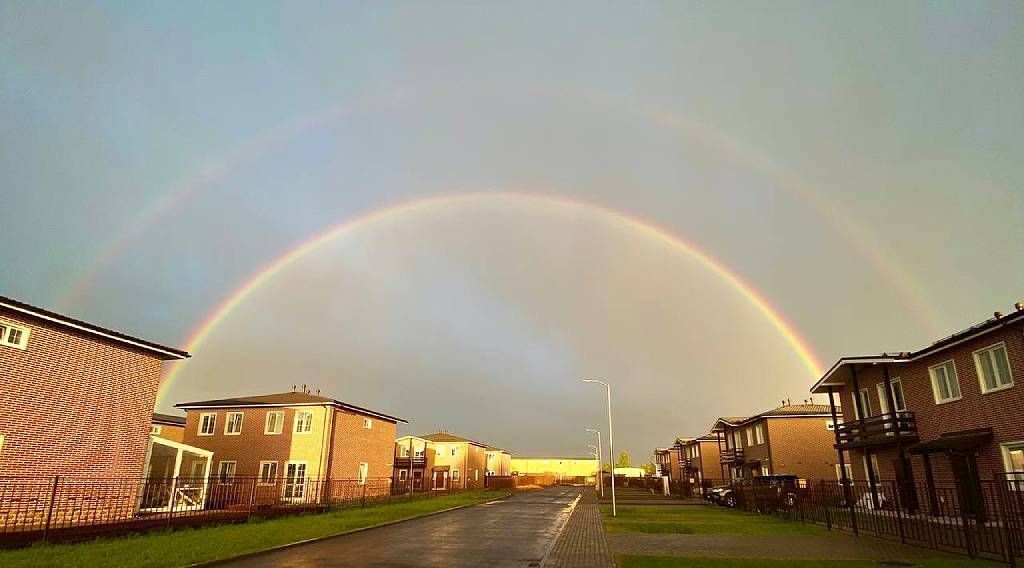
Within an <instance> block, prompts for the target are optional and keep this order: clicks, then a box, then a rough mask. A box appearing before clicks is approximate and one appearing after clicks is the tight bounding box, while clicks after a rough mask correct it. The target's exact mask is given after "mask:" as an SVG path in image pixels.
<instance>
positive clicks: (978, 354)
mask: <svg viewBox="0 0 1024 568" xmlns="http://www.w3.org/2000/svg"><path fill="white" fill-rule="evenodd" d="M974 365H975V367H977V369H978V379H979V380H980V381H981V392H982V393H987V392H992V391H997V390H1001V389H1005V388H1010V387H1012V386H1013V375H1011V374H1010V361H1009V359H1007V358H1006V344H1005V343H999V344H997V345H993V346H992V347H988V348H986V349H982V350H980V351H975V352H974Z"/></svg>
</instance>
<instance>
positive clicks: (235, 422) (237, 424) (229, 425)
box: [224, 412, 245, 436]
mask: <svg viewBox="0 0 1024 568" xmlns="http://www.w3.org/2000/svg"><path fill="white" fill-rule="evenodd" d="M244 416H245V415H244V414H242V413H241V412H228V414H227V417H226V418H227V419H226V420H225V421H224V435H225V436H237V435H239V434H241V433H242V418H243V417H244Z"/></svg>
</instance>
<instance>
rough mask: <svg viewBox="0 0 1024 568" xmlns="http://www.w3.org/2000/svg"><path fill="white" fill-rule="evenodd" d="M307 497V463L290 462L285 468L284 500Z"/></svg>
mask: <svg viewBox="0 0 1024 568" xmlns="http://www.w3.org/2000/svg"><path fill="white" fill-rule="evenodd" d="M305 495H306V462H288V464H287V465H286V466H285V468H284V498H285V499H293V500H298V499H302V498H303V497H305Z"/></svg>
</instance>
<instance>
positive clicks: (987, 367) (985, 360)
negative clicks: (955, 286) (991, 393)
mask: <svg viewBox="0 0 1024 568" xmlns="http://www.w3.org/2000/svg"><path fill="white" fill-rule="evenodd" d="M978 359H979V360H980V361H981V376H982V380H983V381H984V382H985V388H986V389H994V388H996V377H995V371H994V370H993V368H992V355H991V353H989V352H988V351H984V352H982V353H978Z"/></svg>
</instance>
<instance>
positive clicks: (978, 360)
mask: <svg viewBox="0 0 1024 568" xmlns="http://www.w3.org/2000/svg"><path fill="white" fill-rule="evenodd" d="M1000 347H1002V348H1003V353H1005V354H1006V372H1007V373H1009V374H1010V376H1009V377H1008V378H1009V379H1010V382H1008V383H1006V384H999V382H1000V381H999V378H1000V377H999V366H998V365H995V364H993V365H992V371H993V372H994V373H996V377H995V378H996V383H997V384H996V386H995V387H993V388H988V387H986V386H985V375H984V372H983V368H982V366H981V354H982V353H988V352H990V351H994V350H996V349H999V348H1000ZM971 355H973V357H974V368H975V370H976V371H977V373H978V384H979V385H981V394H988V393H990V392H997V391H1001V390H1006V389H1008V388H1010V387H1012V386H1013V365H1012V363H1011V362H1010V350H1009V349H1007V348H1006V342H1005V341H1000V342H999V343H994V344H992V345H989V346H988V347H985V348H983V349H978V350H977V351H975V352H973V353H972V354H971ZM992 362H993V363H995V360H994V358H993V361H992Z"/></svg>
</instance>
